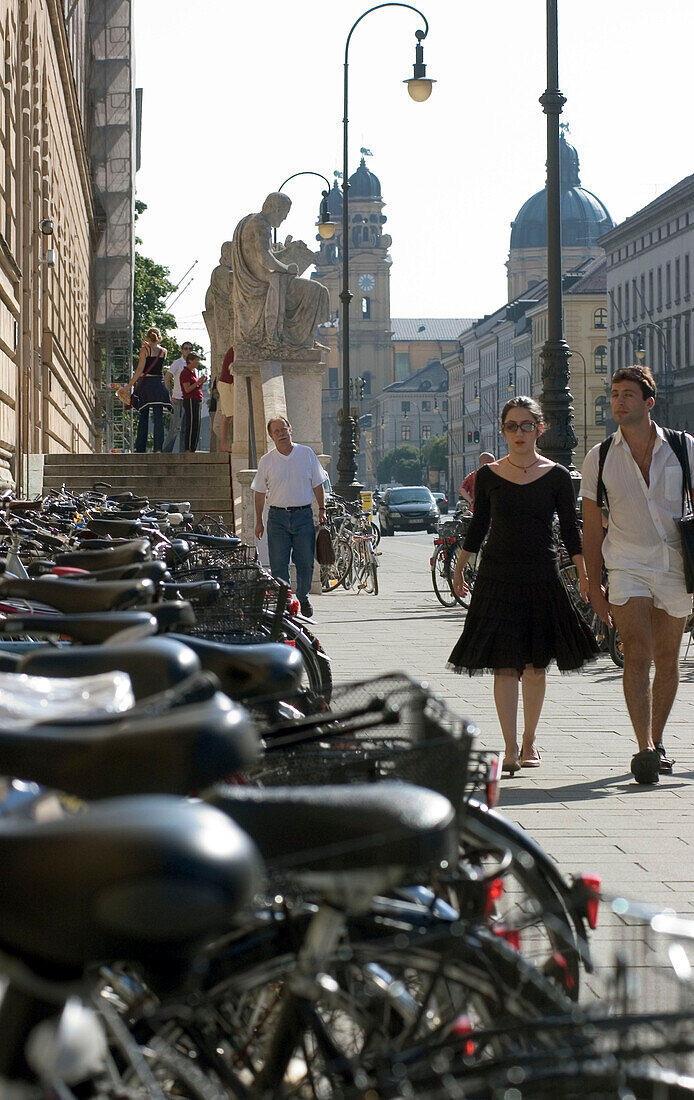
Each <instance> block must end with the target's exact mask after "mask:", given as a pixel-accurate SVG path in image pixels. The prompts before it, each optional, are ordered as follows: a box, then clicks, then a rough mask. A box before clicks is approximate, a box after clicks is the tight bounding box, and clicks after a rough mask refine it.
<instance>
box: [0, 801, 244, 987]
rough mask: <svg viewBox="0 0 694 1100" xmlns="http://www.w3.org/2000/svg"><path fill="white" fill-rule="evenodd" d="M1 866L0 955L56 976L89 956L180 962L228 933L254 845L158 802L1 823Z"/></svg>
mask: <svg viewBox="0 0 694 1100" xmlns="http://www.w3.org/2000/svg"><path fill="white" fill-rule="evenodd" d="M0 860H1V861H2V867H3V883H4V888H3V891H2V894H1V895H0V946H1V947H2V948H3V949H4V950H5V951H7V952H9V953H11V954H13V955H15V956H20V957H22V958H24V959H25V960H27V961H28V962H30V963H31V964H33V965H34V966H37V965H38V966H40V967H42V968H45V966H46V964H48V965H50V966H51V967H59V968H60V972H61V974H62V975H63V976H65V971H66V970H68V969H69V970H72V969H76V968H80V969H81V968H82V967H83V966H84V965H86V964H87V963H90V962H95V961H97V960H99V959H114V958H118V959H131V960H133V961H138V960H142V961H143V962H150V961H152V960H155V959H156V960H163V959H167V958H170V959H174V958H185V957H188V956H189V955H191V954H193V953H194V952H195V951H196V949H198V948H199V946H200V944H201V943H202V942H203V941H208V940H210V939H212V938H214V937H215V936H217V935H219V934H222V933H224V932H228V930H229V925H230V923H231V919H232V918H233V916H234V914H235V913H237V912H238V911H239V910H240V909H242V908H244V907H245V906H247V905H249V904H251V902H252V900H253V897H254V895H255V894H256V892H257V890H258V889H259V887H260V885H261V881H262V874H261V863H260V859H259V857H258V853H257V850H256V848H255V846H254V845H253V843H252V842H251V840H250V839H249V838H248V837H247V836H246V835H245V833H243V832H242V831H241V829H239V828H238V826H236V825H235V824H234V823H233V822H232V821H230V820H229V818H228V817H226V816H225V815H224V814H221V813H220V812H219V811H218V810H215V809H213V808H212V807H211V806H206V805H204V804H201V803H191V802H181V801H180V800H179V799H176V798H165V797H156V798H122V799H114V800H112V801H108V802H104V803H101V804H100V805H99V806H95V807H93V808H90V810H89V812H88V813H87V814H84V815H80V816H79V817H71V818H65V819H63V820H60V821H54V822H45V823H42V824H40V825H37V824H35V823H33V822H26V821H4V822H3V824H2V830H1V831H0ZM57 913H59V914H60V919H59V920H56V914H57Z"/></svg>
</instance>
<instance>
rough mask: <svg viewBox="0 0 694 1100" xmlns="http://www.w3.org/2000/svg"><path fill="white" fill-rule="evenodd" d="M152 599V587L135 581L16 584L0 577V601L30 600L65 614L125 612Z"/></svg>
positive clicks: (47, 580) (53, 579)
mask: <svg viewBox="0 0 694 1100" xmlns="http://www.w3.org/2000/svg"><path fill="white" fill-rule="evenodd" d="M153 595H154V583H153V582H152V581H148V580H140V581H138V580H135V581H111V582H108V581H104V582H103V583H100V582H99V581H71V580H64V579H63V578H62V577H51V576H48V577H38V578H37V579H36V580H28V581H27V580H19V579H15V578H10V577H7V576H6V575H5V576H2V577H0V597H1V598H3V599H22V600H31V601H32V602H35V603H40V604H46V605H47V606H48V607H54V608H55V609H56V611H62V612H64V613H65V614H73V613H74V614H79V613H81V612H83V611H125V610H127V608H129V607H134V606H135V605H138V604H144V603H146V601H148V600H151V599H152V596H153Z"/></svg>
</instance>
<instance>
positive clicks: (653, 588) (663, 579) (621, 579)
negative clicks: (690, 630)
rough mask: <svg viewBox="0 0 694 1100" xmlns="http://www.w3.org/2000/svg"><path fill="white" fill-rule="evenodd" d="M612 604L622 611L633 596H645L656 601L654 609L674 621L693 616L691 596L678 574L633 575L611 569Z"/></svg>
mask: <svg viewBox="0 0 694 1100" xmlns="http://www.w3.org/2000/svg"><path fill="white" fill-rule="evenodd" d="M608 577H609V600H610V603H613V604H615V605H616V606H617V607H621V606H622V604H625V603H626V602H627V600H630V599H631V598H632V597H633V596H645V597H646V598H647V599H651V600H653V606H654V607H657V608H659V609H660V610H661V611H665V612H666V613H667V614H668V615H671V616H672V618H673V619H684V618H686V617H687V615H690V614H691V610H692V596H691V593H690V592H687V589H686V588H685V584H684V577H682V576H680V575H679V574H677V573H675V574H672V573H654V572H652V571H651V570H650V569H649V570H644V572H643V573H633V572H631V571H630V570H627V569H610V570H608Z"/></svg>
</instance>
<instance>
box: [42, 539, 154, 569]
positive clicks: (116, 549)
mask: <svg viewBox="0 0 694 1100" xmlns="http://www.w3.org/2000/svg"><path fill="white" fill-rule="evenodd" d="M96 541H97V540H95V539H93V540H91V539H90V540H87V542H86V543H85V544H84V548H83V549H80V550H73V551H72V552H71V553H69V554H56V557H55V563H56V565H75V566H77V567H78V568H80V569H89V570H93V569H112V568H113V567H114V566H116V565H130V564H131V562H135V561H147V560H148V559H149V558H151V556H152V547H151V545H150V543H149V540H148V539H131V540H130V541H128V542H120V543H118V544H117V545H115V546H110V545H108V544H106V546H104V547H103V549H100V548H98V547H96V546H94V547H92V545H91V544H92V542H96ZM99 542H100V540H99ZM100 545H101V543H100Z"/></svg>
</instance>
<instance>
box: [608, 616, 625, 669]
mask: <svg viewBox="0 0 694 1100" xmlns="http://www.w3.org/2000/svg"><path fill="white" fill-rule="evenodd" d="M607 644H608V647H609V651H610V657H611V658H612V660H613V661H614V663H615V664H616V665H617V668H624V644H623V642H622V639H621V638H620V636H619V631H618V630H617V627H616V626H611V627H610V629H609V631H608V634H607Z"/></svg>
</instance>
